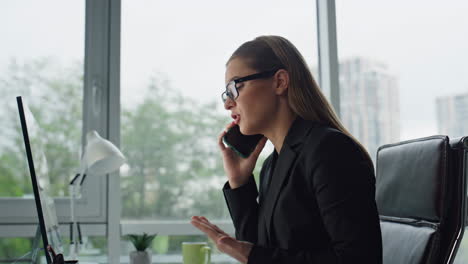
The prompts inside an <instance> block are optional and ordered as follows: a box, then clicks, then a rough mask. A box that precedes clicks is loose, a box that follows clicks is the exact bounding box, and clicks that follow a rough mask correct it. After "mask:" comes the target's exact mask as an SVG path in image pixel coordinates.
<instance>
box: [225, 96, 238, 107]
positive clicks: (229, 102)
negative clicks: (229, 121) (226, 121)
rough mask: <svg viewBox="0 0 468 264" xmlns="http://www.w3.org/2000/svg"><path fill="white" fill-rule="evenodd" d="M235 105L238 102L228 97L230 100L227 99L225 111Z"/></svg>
mask: <svg viewBox="0 0 468 264" xmlns="http://www.w3.org/2000/svg"><path fill="white" fill-rule="evenodd" d="M235 104H236V102H235V101H234V100H232V99H231V98H230V97H228V98H227V99H226V101H225V102H224V109H226V110H229V109H231V108H232V107H233V106H234V105H235Z"/></svg>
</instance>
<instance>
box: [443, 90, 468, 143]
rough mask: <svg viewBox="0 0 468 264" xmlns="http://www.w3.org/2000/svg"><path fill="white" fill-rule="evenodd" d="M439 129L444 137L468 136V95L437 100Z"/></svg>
mask: <svg viewBox="0 0 468 264" xmlns="http://www.w3.org/2000/svg"><path fill="white" fill-rule="evenodd" d="M436 111H437V129H438V133H439V134H442V135H449V136H450V137H460V136H465V135H466V134H468V122H467V120H468V94H467V93H465V94H459V95H454V96H445V97H438V98H436Z"/></svg>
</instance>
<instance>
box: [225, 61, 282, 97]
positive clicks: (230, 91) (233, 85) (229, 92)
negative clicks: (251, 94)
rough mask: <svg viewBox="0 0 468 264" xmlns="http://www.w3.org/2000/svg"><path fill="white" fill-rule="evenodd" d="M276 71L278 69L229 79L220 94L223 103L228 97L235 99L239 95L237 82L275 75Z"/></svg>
mask: <svg viewBox="0 0 468 264" xmlns="http://www.w3.org/2000/svg"><path fill="white" fill-rule="evenodd" d="M277 71H278V69H276V70H270V71H264V72H259V73H254V74H251V75H248V76H245V77H241V78H237V79H235V80H232V81H230V82H229V83H228V84H227V85H226V91H224V92H223V93H222V94H221V99H222V100H223V103H225V102H226V100H227V99H228V98H231V100H233V101H235V100H236V99H237V97H239V90H238V87H237V84H239V83H242V82H246V81H250V80H255V79H261V78H268V77H271V76H273V75H275V73H276V72H277Z"/></svg>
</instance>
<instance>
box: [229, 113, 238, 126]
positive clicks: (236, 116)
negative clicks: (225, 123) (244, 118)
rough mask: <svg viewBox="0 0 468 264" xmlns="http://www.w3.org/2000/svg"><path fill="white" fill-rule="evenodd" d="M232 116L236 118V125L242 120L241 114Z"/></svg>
mask: <svg viewBox="0 0 468 264" xmlns="http://www.w3.org/2000/svg"><path fill="white" fill-rule="evenodd" d="M231 117H232V119H234V123H236V125H238V124H239V122H240V115H238V114H232V115H231Z"/></svg>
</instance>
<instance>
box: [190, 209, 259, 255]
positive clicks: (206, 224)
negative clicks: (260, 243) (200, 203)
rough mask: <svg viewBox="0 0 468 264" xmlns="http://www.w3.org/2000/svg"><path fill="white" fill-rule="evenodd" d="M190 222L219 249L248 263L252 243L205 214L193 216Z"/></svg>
mask: <svg viewBox="0 0 468 264" xmlns="http://www.w3.org/2000/svg"><path fill="white" fill-rule="evenodd" d="M190 223H191V224H192V225H193V226H195V227H196V228H198V229H200V230H201V231H202V232H203V233H205V234H206V235H207V236H208V237H209V238H210V239H211V240H212V241H213V242H214V243H215V245H216V247H217V248H218V250H219V251H221V252H223V253H226V254H228V255H229V256H231V257H233V258H235V259H236V260H238V261H239V262H241V263H247V261H248V258H249V254H250V251H251V250H252V247H253V244H252V243H249V242H245V241H239V240H236V239H235V238H233V237H231V236H229V235H228V234H226V233H225V232H224V231H223V230H221V229H220V228H219V227H218V226H216V225H213V224H212V223H210V221H208V219H206V218H205V217H204V216H192V220H191V221H190Z"/></svg>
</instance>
